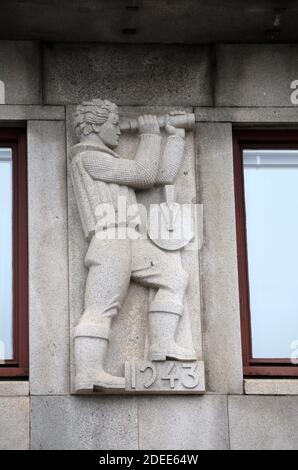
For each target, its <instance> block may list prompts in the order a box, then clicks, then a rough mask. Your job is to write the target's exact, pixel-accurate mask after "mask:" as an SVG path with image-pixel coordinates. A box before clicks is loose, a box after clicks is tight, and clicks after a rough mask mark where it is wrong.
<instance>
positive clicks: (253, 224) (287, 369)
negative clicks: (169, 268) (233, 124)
mask: <svg viewBox="0 0 298 470" xmlns="http://www.w3.org/2000/svg"><path fill="white" fill-rule="evenodd" d="M233 143H234V180H235V200H236V226H237V247H238V271H239V290H240V313H241V332H242V350H243V367H244V376H246V377H249V376H261V377H268V376H270V377H280V376H283V377H294V376H297V375H298V366H297V363H298V361H297V349H298V131H296V130H254V131H253V130H237V131H234V134H233Z"/></svg>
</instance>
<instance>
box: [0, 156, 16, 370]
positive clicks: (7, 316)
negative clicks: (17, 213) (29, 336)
mask: <svg viewBox="0 0 298 470" xmlns="http://www.w3.org/2000/svg"><path fill="white" fill-rule="evenodd" d="M0 221H1V223H0V344H1V348H0V361H3V360H7V359H12V358H13V339H12V338H13V331H12V330H13V313H12V312H13V310H12V305H13V300H12V154H11V150H10V149H3V148H0Z"/></svg>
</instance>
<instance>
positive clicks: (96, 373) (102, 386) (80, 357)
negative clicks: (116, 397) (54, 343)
mask: <svg viewBox="0 0 298 470" xmlns="http://www.w3.org/2000/svg"><path fill="white" fill-rule="evenodd" d="M108 343H109V342H108V339H106V338H99V337H92V336H76V337H75V344H74V348H75V367H76V376H75V391H76V393H88V392H89V393H90V392H93V391H96V389H98V390H102V391H104V390H113V389H117V390H119V389H121V390H122V389H123V390H124V389H125V379H124V377H117V376H114V375H111V374H109V373H108V372H105V370H104V360H105V357H106V353H107V349H108Z"/></svg>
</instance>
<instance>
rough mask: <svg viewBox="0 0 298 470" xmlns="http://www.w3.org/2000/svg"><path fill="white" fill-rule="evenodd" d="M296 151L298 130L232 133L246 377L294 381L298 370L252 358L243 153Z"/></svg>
mask: <svg viewBox="0 0 298 470" xmlns="http://www.w3.org/2000/svg"><path fill="white" fill-rule="evenodd" d="M245 148H249V149H262V148H264V149H265V148H267V149H268V148H270V149H281V148H282V149H298V130H273V129H271V130H251V129H247V130H240V129H239V130H234V131H233V154H234V190H235V207H236V231H237V256H238V278H239V297H240V320H241V337H242V355H243V372H244V376H245V377H297V376H298V366H297V365H294V364H292V363H291V360H290V359H280V358H275V359H269V358H264V359H255V358H253V355H252V332H251V315H250V295H249V275H248V255H247V237H246V214H245V193H244V166H243V150H244V149H245Z"/></svg>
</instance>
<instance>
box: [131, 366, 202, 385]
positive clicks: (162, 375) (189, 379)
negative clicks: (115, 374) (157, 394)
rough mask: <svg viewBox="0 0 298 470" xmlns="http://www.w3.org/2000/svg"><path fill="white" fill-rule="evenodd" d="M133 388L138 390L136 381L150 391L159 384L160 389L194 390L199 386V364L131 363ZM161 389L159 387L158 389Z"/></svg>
mask: <svg viewBox="0 0 298 470" xmlns="http://www.w3.org/2000/svg"><path fill="white" fill-rule="evenodd" d="M130 378H131V384H130V385H131V388H132V389H136V388H138V387H137V385H136V381H138V382H139V381H141V382H142V385H143V387H144V388H145V389H150V388H152V387H154V385H157V382H159V385H160V388H164V389H172V390H174V389H176V388H180V389H181V387H184V388H186V389H193V388H195V387H197V386H198V385H199V381H200V374H199V364H198V363H197V362H195V363H178V362H175V363H173V362H169V363H167V362H163V363H156V364H155V363H153V362H145V363H143V364H135V363H131V373H130ZM158 388H159V387H158Z"/></svg>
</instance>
